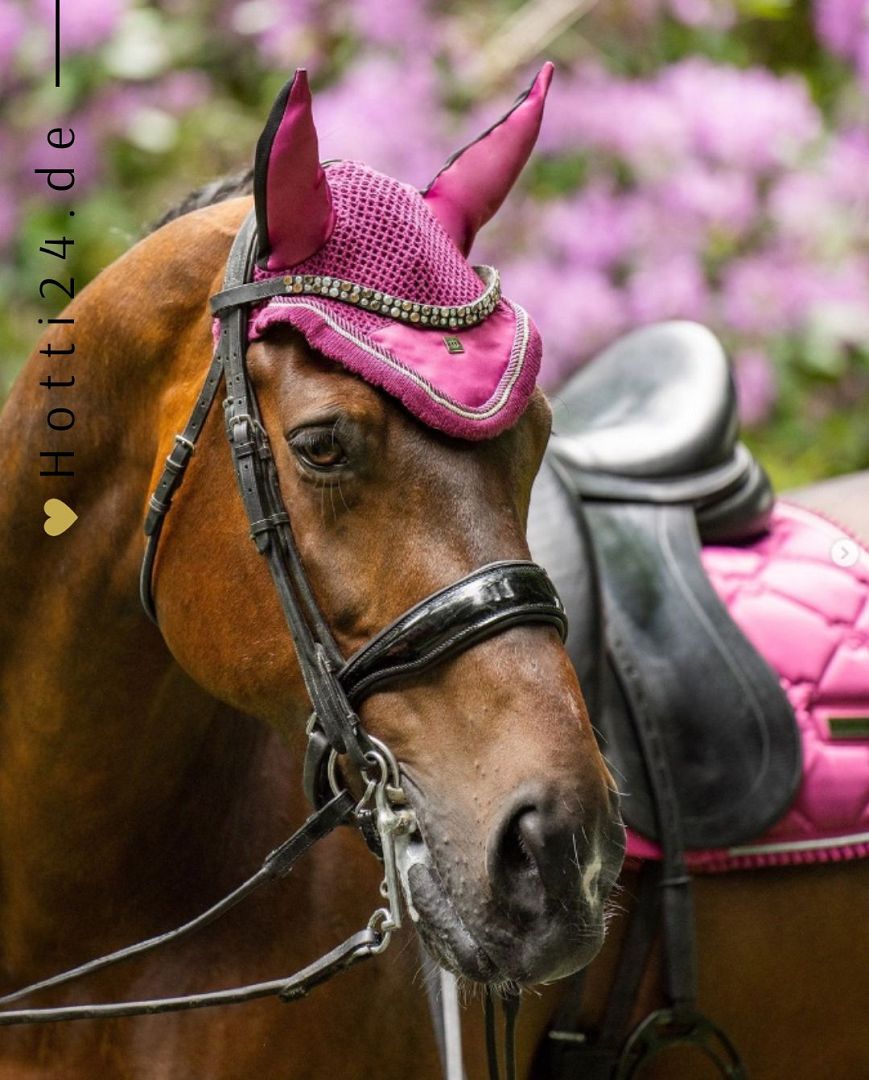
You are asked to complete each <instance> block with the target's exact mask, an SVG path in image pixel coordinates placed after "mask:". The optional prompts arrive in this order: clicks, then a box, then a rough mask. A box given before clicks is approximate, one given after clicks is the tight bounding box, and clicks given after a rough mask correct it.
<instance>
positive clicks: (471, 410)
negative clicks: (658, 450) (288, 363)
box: [249, 64, 552, 439]
mask: <svg viewBox="0 0 869 1080" xmlns="http://www.w3.org/2000/svg"><path fill="white" fill-rule="evenodd" d="M551 77H552V65H551V64H547V65H546V66H545V67H544V68H543V69H542V70H541V72H540V74H539V75H538V76H537V78H536V79H535V80H534V83H533V84H532V85H531V87H530V89H529V90H528V91H527V92H526V93H525V94H523V95H522V96H521V97H520V98H519V100H518V101H517V103H516V104H515V105H514V106H513V108H512V109H511V110H510V112H509V113H508V114H507V115H506V116H505V117H503V118H502V119H501V120H500V121H499V122H498V123H497V124H496V125H495V126H494V127H492V128H490V129H489V130H488V131H487V132H485V133H484V134H483V135H482V136H481V137H480V138H479V139H477V140H476V141H475V142H473V143H471V144H470V145H469V146H467V147H466V148H465V149H463V150H461V151H459V153H458V154H456V155H454V156H453V157H452V158H451V159H450V160H449V161H448V162H447V164H446V165H445V166H444V168H443V169H442V170H441V171H440V172H439V173H438V175H437V176H436V177H435V179H434V180H433V181H432V182H431V184H430V185H429V186H428V188H427V189H426V190H425V191H424V192H419V191H417V190H416V189H415V188H413V187H411V186H409V185H407V184H403V183H400V182H399V181H398V180H394V179H393V178H392V177H389V176H384V175H383V174H382V173H378V172H376V171H375V170H374V169H370V168H369V167H368V166H367V165H363V164H361V163H359V162H355V161H345V162H340V163H337V164H330V165H327V166H325V167H324V166H321V164H320V162H319V157H318V147H317V134H316V130H315V128H314V121H313V114H312V110H311V95H310V92H309V89H308V83H307V78H306V75H305V72H304V71H297V72H296V74H295V77H294V78H293V79H292V80H291V82H290V83H288V84H287V86H285V87H284V89H283V90H282V92H281V93H280V94H279V96H278V98H277V100H276V102H275V104H274V106H273V108H272V112H271V115H270V117H269V120H268V123H267V124H266V127H265V130H264V131H263V133H262V135H261V136H260V140H259V143H258V145H257V154H256V165H255V174H254V196H255V205H256V215H257V229H258V238H259V254H260V257H259V261H258V266H257V269H256V280H262V279H263V278H274V277H282V278H283V279H284V282H285V286H286V292H285V293H283V294H282V295H279V296H277V297H275V298H273V299H271V300H269V301H268V302H267V303H265V304H263V305H262V306H260V307H259V308H257V309H255V310H254V312H253V313H252V315H251V319H250V323H249V327H250V337H251V339H255V338H259V337H262V336H263V334H264V333H265V331H266V330H267V328H268V327H269V326H272V325H274V324H275V323H290V324H292V325H293V326H295V327H296V328H297V329H298V330H299V331H301V333H302V334H303V335H304V336H305V338H306V339H307V341H308V343H309V344H310V345H311V346H312V347H313V348H315V349H318V350H319V351H320V352H321V353H323V354H324V355H325V356H327V357H329V358H330V359H332V360H336V361H338V362H339V363H341V364H343V365H344V367H346V368H347V369H348V370H350V371H352V372H355V373H356V374H357V375H359V376H360V377H361V378H363V379H365V380H366V381H367V382H369V383H371V384H373V385H374V386H378V387H380V388H381V389H383V390H385V391H386V392H387V393H389V394H392V395H393V396H394V397H396V398H398V399H399V400H400V401H401V402H402V403H403V404H404V406H405V407H406V408H407V409H408V410H409V411H410V412H411V413H413V414H414V415H415V416H416V417H417V418H418V419H420V420H422V421H423V422H424V423H426V424H428V425H430V426H431V427H434V428H437V429H439V430H441V431H445V432H447V433H448V434H450V435H455V436H458V437H461V438H465V439H484V438H490V437H491V436H493V435H496V434H498V432H500V431H502V430H504V429H505V428H506V427H509V426H510V425H511V424H512V423H514V422H515V421H516V420H517V419H518V418H519V416H520V415H521V414H522V412H523V411H524V409H525V406H526V404H527V402H528V398H529V396H530V395H531V392H532V391H533V389H534V385H535V380H536V377H537V372H538V370H539V367H540V356H541V341H540V335H539V333H538V331H537V328H536V327H535V326H534V324H533V323H532V322H531V320H530V319H529V317H528V315H527V314H526V313H525V312H524V311H523V310H522V308H521V307H519V306H518V305H517V304H513V303H511V302H510V301H509V300H507V299H506V298H504V297H503V296H502V295H501V286H500V281H499V278H498V274H497V271H495V270H494V269H493V268H492V267H472V266H471V265H470V263H469V262H468V261H467V258H466V255H467V253H468V251H469V250H470V247H471V244H472V243H473V240H474V236H475V235H476V233H477V230H478V229H479V228H480V227H481V226H482V225H484V224H485V222H486V221H488V220H489V218H490V217H491V216H492V215H493V214H494V213H495V211H496V210H497V209H498V207H499V206H500V205H501V203H502V202H503V200H504V198H505V197H506V195H507V193H508V191H509V190H510V188H511V187H512V185H513V183H514V182H515V180H516V178H517V177H518V175H519V173H520V172H521V170H522V167H523V166H524V164H525V162H526V161H527V159H528V156H529V154H530V153H531V149H532V147H533V145H534V142H535V140H536V138H537V133H538V131H539V129H540V121H541V117H542V113H543V103H544V100H545V97H546V91H547V89H548V87H549V82H550V79H551Z"/></svg>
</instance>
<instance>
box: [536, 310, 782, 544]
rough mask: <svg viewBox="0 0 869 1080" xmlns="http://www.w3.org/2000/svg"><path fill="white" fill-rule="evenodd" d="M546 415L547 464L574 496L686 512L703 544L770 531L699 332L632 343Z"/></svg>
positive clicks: (568, 390) (630, 338) (726, 397)
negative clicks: (549, 429)
mask: <svg viewBox="0 0 869 1080" xmlns="http://www.w3.org/2000/svg"><path fill="white" fill-rule="evenodd" d="M552 405H553V412H554V420H555V422H554V430H555V434H554V435H553V438H552V441H551V443H550V456H551V460H552V462H553V464H554V465H555V467H556V468H558V467H559V466H560V469H559V471H560V472H561V473H562V475H563V477H564V479H565V480H566V482H567V483H568V484H569V486H570V487H571V489H572V490H573V491H574V492H575V493H576V494H577V495H580V496H587V497H589V498H595V499H610V500H615V501H627V502H649V503H659V504H683V505H685V504H690V505H692V506H693V507H694V509H695V512H696V516H697V524H698V528H699V530H700V534H701V536H702V538H703V539H704V540H706V541H708V542H712V541H734V540H740V539H744V538H746V537H748V536H751V535H757V534H758V533H760V532H762V531H763V530H764V528H765V527H766V525H767V523H768V520H769V515H770V512H771V509H772V504H773V497H772V489H771V487H770V484H769V481H768V480H767V478H766V475H765V473H764V471H763V469H762V468H761V467H760V465H758V463H757V462H756V461H755V460H754V459H753V458H752V456H751V454H750V453H749V452H748V450H747V449H746V448H745V446H743V445H742V443H740V442H739V441H738V432H739V421H738V414H737V406H736V395H735V392H734V387H733V380H732V378H731V374H730V367H729V364H728V361H727V357H726V355H725V353H724V350H723V349H722V348H721V345H720V344H719V342H718V340H717V339H716V337H715V336H714V335H713V334H712V333H710V331H709V330H707V329H706V328H705V327H703V326H700V325H698V324H697V323H691V322H682V321H680V322H676V321H674V322H665V323H659V324H656V325H654V326H649V327H645V328H643V329H641V330H636V331H634V332H633V333H631V334H628V335H627V336H626V337H624V338H621V339H620V340H619V341H617V342H615V343H614V344H613V345H611V346H610V347H609V348H608V349H606V350H605V351H604V352H602V353H601V354H600V355H599V356H598V357H597V358H596V359H595V360H593V361H592V362H591V363H589V364H588V365H587V366H586V367H585V368H583V369H582V370H581V371H579V372H578V373H577V374H576V375H575V376H574V377H573V378H572V379H571V381H570V382H569V383H568V384H567V386H566V387H564V388H563V389H562V390H561V391H559V393H558V394H557V395H555V396H554V398H553V402H552Z"/></svg>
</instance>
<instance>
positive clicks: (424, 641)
mask: <svg viewBox="0 0 869 1080" xmlns="http://www.w3.org/2000/svg"><path fill="white" fill-rule="evenodd" d="M255 259H256V218H255V215H254V214H253V212H252V213H251V214H250V215H249V216H248V217H247V218H246V219H245V221H244V223H243V224H242V226H241V228H240V230H239V232H238V234H237V236H236V238H235V240H234V242H233V245H232V249H231V251H230V254H229V258H228V260H227V265H226V272H225V278H224V283H223V289H222V291H221V292H220V293H219V294H218V295H217V296H216V297H213V298H212V301H211V305H212V311H213V312H214V313H215V314H216V316H217V317H218V318H219V320H220V335H219V340H218V345H217V348H216V350H215V354H214V358H213V360H212V362H211V365H210V367H209V369H208V373H207V375H206V378H205V382H204V384H203V386H202V389H201V390H200V392H199V395H198V397H197V399H196V402H195V404H194V407H193V411H192V413H191V415H190V418H189V420H188V421H187V424H186V426H185V427H184V430H183V431H182V432H181V433H179V434H178V435H176V436H175V442H174V444H173V447H172V450H171V452H170V453H169V455H168V457H167V458H166V462H165V466H164V469H163V473H162V475H161V477H160V479H159V481H158V483H157V486H156V488H155V491H154V494H153V495H152V497H151V500H150V504H149V508H148V512H147V516H146V519H145V535H146V537H147V540H146V546H145V553H144V558H143V561H142V568H141V574H140V596H141V600H142V605H143V607H144V609H145V611H146V613H147V614H148V616H149V617H150V618H151V620H152V621H153V622H154V623H155V624H156V623H157V613H156V608H155V604H154V598H153V573H154V561H155V556H156V552H157V546H158V544H159V540H160V534H161V531H162V528H163V523H164V521H165V518H166V514H167V513H168V511H169V509H170V507H171V504H172V498H173V496H174V495H175V493H176V491H177V489H178V487H179V485H180V484H181V481H182V479H183V477H184V474H185V470H186V467H187V464H188V462H189V460H190V457H191V455H192V454H193V452H194V449H195V447H196V443H197V440H198V438H199V436H200V434H201V432H202V429H203V427H204V425H205V421H206V419H207V417H208V415H209V413H210V411H211V408H212V406H213V404H214V402H215V399H216V396H217V391H218V388H219V386H220V384H221V382H223V383H225V387H226V400H225V401H224V417H225V424H226V432H227V437H228V440H229V443H230V448H231V451H232V456H233V462H234V466H235V473H236V479H237V481H238V487H239V491H240V493H241V497H242V501H243V503H244V507H245V510H246V512H247V517H248V522H249V527H250V536H251V539H252V540H253V541H254V543H255V544H256V547H257V551H258V552H259V553H260V554H261V555H263V556H264V557H265V559H266V561H267V562H268V566H269V570H270V572H271V576H272V580H273V582H274V585H275V589H276V591H277V594H278V598H279V600H280V603H281V608H282V610H283V613H284V617H285V620H286V623H287V626H288V628H289V631H290V634H291V636H292V640H293V645H294V647H295V651H296V656H297V659H298V663H299V667H300V669H301V672H302V676H303V679H304V683H305V688H306V690H307V693H308V696H309V698H310V701H311V707H312V713H311V719H310V721H309V723H308V727H307V734H308V748H307V752H306V756H305V768H304V783H305V790H306V793H307V794H308V797H309V798H310V799H311V801H312V803H313V804H314V806H315V811H314V813H313V814H312V815H311V816H310V817H309V818H308V819H307V821H306V822H305V823H304V824H303V825H302V826H301V828H300V829H299V830H298V831H297V832H295V833H294V834H293V835H292V836H291V837H290V838H289V839H288V840H286V841H285V842H284V843H283V844H281V845H280V847H278V848H276V849H275V850H274V851H272V852H271V853H270V854H269V855H268V856H267V857H266V859H265V861H264V862H263V864H262V866H261V867H260V869H259V870H258V871H257V872H256V873H255V874H254V875H253V876H252V877H250V878H248V880H247V881H245V882H244V883H243V884H241V885H239V886H238V887H237V888H236V889H235V890H234V891H233V892H231V893H230V894H229V895H228V896H226V897H225V898H224V899H222V900H220V901H219V902H217V903H216V904H214V905H213V906H212V907H210V908H208V909H207V910H206V911H204V912H202V913H201V914H200V915H198V916H196V917H195V918H193V919H191V920H189V921H188V922H186V923H184V924H183V925H182V926H179V927H178V928H177V929H175V930H172V931H169V932H167V933H164V934H160V935H157V936H155V937H152V938H149V939H147V940H145V941H141V942H138V943H137V944H134V945H131V946H129V947H128V948H125V949H120V950H118V951H116V952H112V953H109V954H107V955H105V956H102V957H99V958H97V959H95V960H92V961H90V962H89V963H86V964H82V965H80V966H79V967H76V968H72V969H71V970H69V971H66V972H63V973H61V974H59V975H55V976H53V977H51V978H48V979H44V980H42V981H40V982H36V983H33V984H32V985H30V986H27V987H24V988H23V989H21V990H17V991H15V992H14V993H12V994H8V995H6V996H5V997H2V998H0V1005H5V1004H11V1003H12V1002H15V1001H18V1000H20V999H21V998H23V997H25V996H27V995H29V994H31V993H34V992H36V991H37V990H44V989H48V988H49V987H54V986H60V985H62V984H65V983H68V982H71V981H73V980H75V979H79V978H82V977H84V976H86V975H89V974H93V973H95V972H96V971H100V970H102V969H104V968H107V967H109V966H111V965H113V964H116V963H120V962H121V961H123V960H126V959H129V958H130V957H133V956H137V955H141V954H142V953H145V952H150V951H152V950H154V949H156V948H158V947H160V946H163V945H167V944H170V943H174V942H177V941H180V940H182V939H184V938H186V937H187V936H188V935H190V934H192V933H194V932H195V931H196V930H199V929H201V928H202V927H204V926H207V925H208V924H209V923H211V922H213V921H215V920H216V919H218V918H220V917H221V916H222V915H224V914H225V913H226V912H227V911H229V910H230V909H231V908H232V907H234V906H235V905H236V904H237V903H239V902H240V901H241V900H243V899H245V898H246V897H248V896H249V895H250V894H251V893H252V892H254V891H255V890H256V889H258V888H259V887H260V886H262V885H263V884H265V883H266V882H268V881H272V880H275V879H276V878H281V877H284V876H286V875H287V874H288V873H289V871H290V870H291V869H292V867H293V866H294V865H295V863H296V862H297V861H298V859H299V858H300V857H301V856H302V855H303V854H304V853H305V852H306V851H308V850H309V849H310V848H311V847H312V846H313V845H314V844H315V843H316V842H317V841H318V840H320V839H322V838H323V837H324V836H327V835H328V834H329V833H331V832H332V831H333V830H334V829H335V828H337V827H338V826H339V825H344V824H350V823H353V824H355V825H356V826H357V827H358V828H359V829H360V831H361V832H362V835H363V836H364V838H365V840H366V842H367V843H368V846H369V847H370V848H371V849H372V851H373V852H374V853H375V855H377V857H378V858H380V859H381V860H382V862H383V866H384V878H383V883H382V885H381V894H382V895H383V897H384V901H385V905H384V906H383V907H380V908H377V909H376V910H375V911H374V912H373V914H372V915H371V918H370V919H369V921H368V924H367V925H366V926H365V927H364V928H363V929H362V930H360V931H358V932H357V933H355V934H353V935H351V937H349V938H348V939H347V940H346V941H345V942H343V943H342V944H341V945H338V946H337V947H336V948H335V949H333V950H332V951H331V952H329V953H327V954H326V955H325V956H322V957H320V958H319V959H318V960H316V961H314V962H313V963H312V964H310V965H308V966H307V967H305V968H303V969H302V970H301V971H298V972H296V973H295V974H293V975H289V976H286V977H284V978H281V979H274V980H271V981H268V982H260V983H253V984H250V985H247V986H243V987H237V988H233V989H228V990H219V991H211V992H207V993H199V994H189V995H185V996H179V997H170V998H159V999H152V1000H147V1001H128V1002H113V1003H107V1004H94V1005H75V1006H68V1007H62V1008H42V1009H39V1008H37V1009H19V1010H14V1011H6V1012H0V1026H7V1025H12V1024H34V1023H42V1022H48V1021H59V1020H78V1019H95V1018H108V1017H119V1016H135V1015H145V1014H153V1013H161V1012H170V1011H179V1010H183V1009H198V1008H205V1007H209V1006H217V1005H229V1004H234V1003H237V1002H242V1001H250V1000H252V999H255V998H260V997H266V996H275V995H276V996H277V997H279V998H280V999H281V1000H282V1001H293V1000H296V999H297V998H300V997H303V996H304V995H306V994H307V993H308V992H309V991H310V990H312V989H313V988H314V987H315V986H317V985H319V984H320V983H322V982H324V981H326V980H327V979H330V978H332V977H333V976H334V975H336V974H338V972H340V971H344V970H346V969H348V968H350V967H352V966H354V965H355V964H357V963H359V962H360V961H362V960H364V959H367V958H369V957H371V956H375V955H377V954H379V953H381V952H383V951H384V950H385V949H386V948H387V946H388V945H389V942H390V939H391V935H392V933H393V931H395V930H397V929H399V928H400V927H401V925H402V895H401V883H400V880H399V873H398V864H397V852H396V848H397V845H400V844H401V843H402V841H403V839H404V838H406V837H407V836H408V835H409V834H410V833H412V832H414V831H415V830H417V828H418V826H417V821H416V816H415V814H414V812H413V810H412V809H410V808H409V807H408V805H407V797H406V795H405V793H404V791H403V789H402V786H401V774H400V769H399V766H398V763H397V762H396V760H395V758H394V756H393V755H392V753H391V751H390V750H389V748H388V747H387V746H385V745H384V744H383V743H382V742H380V741H379V740H378V739H375V738H374V737H373V736H371V735H369V734H367V733H366V732H365V730H364V728H363V727H362V725H361V723H360V720H359V717H358V715H357V713H356V710H355V706H356V705H358V704H359V703H360V702H361V701H362V700H364V699H365V697H367V696H368V695H369V694H371V693H373V692H374V690H375V689H379V688H380V687H382V686H384V685H386V684H387V683H391V682H393V681H395V680H398V679H400V678H402V677H403V676H406V675H408V674H415V673H417V672H420V671H424V670H426V669H428V668H430V667H432V666H434V665H436V664H438V663H440V662H441V661H443V660H445V659H447V658H448V657H451V656H454V655H455V654H456V653H459V652H461V651H463V650H464V649H467V648H469V647H470V646H471V645H473V644H475V643H476V642H478V641H480V640H482V639H484V638H487V637H490V636H491V635H493V634H495V633H497V632H499V631H501V630H503V629H506V628H507V627H509V626H513V625H516V624H520V623H522V624H527V623H532V622H533V623H544V624H550V625H554V626H556V627H557V628H558V630H559V632H560V634H561V636H562V639H563V638H564V637H565V636H566V634H567V619H566V616H565V612H564V606H563V604H562V603H561V600H560V599H559V597H558V594H557V593H556V591H555V588H554V586H553V585H552V582H551V581H550V580H549V577H548V576H547V574H546V572H545V571H544V570H543V569H542V568H541V567H539V566H538V565H537V564H535V563H532V562H529V561H524V560H513V561H502V562H495V563H491V564H489V565H487V566H483V567H480V568H478V569H476V570H474V571H472V572H471V573H470V574H468V575H467V576H466V577H464V578H462V579H461V580H459V581H457V582H455V583H454V584H452V585H449V586H447V587H446V588H444V589H441V590H439V591H437V592H435V593H433V594H432V595H431V596H429V597H427V598H426V599H424V600H422V601H421V602H420V603H418V604H416V605H414V606H413V607H411V608H410V609H409V610H408V611H407V612H405V613H404V614H403V615H401V616H400V617H399V618H398V619H396V620H395V621H394V622H393V623H391V624H390V625H389V626H387V627H386V628H385V629H383V630H381V631H380V632H379V633H378V634H376V635H375V636H374V637H373V638H372V639H371V640H370V641H368V642H367V643H366V644H365V645H364V646H362V648H361V649H359V650H358V651H357V652H356V653H354V654H353V656H351V657H350V658H349V659H346V660H345V658H344V657H343V656H342V654H341V651H340V649H339V648H338V645H337V643H336V642H335V639H334V637H333V635H332V633H331V631H330V629H329V626H328V623H327V621H326V619H325V618H324V616H323V614H322V612H321V611H320V609H319V606H318V604H317V602H316V599H315V597H314V594H313V590H312V588H311V585H310V582H309V581H308V578H307V575H306V573H305V570H304V567H303V565H302V562H301V558H300V556H299V553H298V549H297V547H296V544H295V540H294V537H293V533H292V528H291V525H290V517H289V514H288V513H287V510H286V507H285V505H284V502H283V499H282V496H281V491H280V485H279V481H278V474H277V468H276V465H275V461H274V458H273V456H272V453H271V448H270V445H269V439H268V435H267V433H266V431H265V428H264V426H263V423H262V417H261V413H260V410H259V406H258V403H257V399H256V394H255V391H254V387H253V385H252V383H251V380H250V376H249V373H248V371H247V367H246V363H245V358H246V351H247V309H248V306H249V305H251V304H253V303H256V302H260V301H261V300H262V299H263V298H264V297H265V296H268V295H275V294H276V293H277V292H281V291H285V288H284V285H283V282H282V280H281V279H279V281H278V283H276V284H274V286H273V287H274V290H275V292H274V293H269V292H268V291H266V292H265V293H264V292H263V291H262V289H259V290H255V289H251V287H250V286H249V285H248V281H249V279H250V277H251V275H252V273H253V267H254V263H255ZM341 758H346V759H348V761H349V762H350V764H351V765H352V767H353V768H354V769H355V770H356V771H357V773H358V774H359V775H360V777H361V779H362V781H363V786H364V794H363V796H362V798H361V799H360V800H358V801H356V800H354V798H353V797H351V795H350V794H349V793H348V792H347V791H346V790H344V789H343V788H342V787H341V786H340V784H339V781H338V770H337V762H338V761H339V759H341ZM518 1003H519V998H518V995H509V996H508V997H506V998H505V999H504V1000H503V1004H504V1015H505V1024H504V1027H505V1050H504V1068H505V1075H506V1078H507V1080H513V1077H514V1076H515V1057H514V1050H513V1032H514V1026H515V1018H516V1010H517V1008H518ZM486 1030H487V1040H486V1041H487V1056H488V1059H489V1071H490V1075H491V1076H492V1078H493V1080H498V1077H499V1074H500V1070H499V1068H498V1055H497V1047H496V1024H495V1010H494V994H493V992H492V991H491V989H487V991H486ZM445 1056H446V1055H445ZM448 1076H449V1078H450V1080H452V1078H453V1077H454V1076H455V1077H457V1078H458V1077H460V1076H461V1067H460V1065H459V1066H458V1071H457V1070H456V1067H455V1066H453V1067H451V1068H448Z"/></svg>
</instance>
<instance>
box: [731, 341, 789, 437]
mask: <svg viewBox="0 0 869 1080" xmlns="http://www.w3.org/2000/svg"><path fill="white" fill-rule="evenodd" d="M733 378H734V382H735V384H736V400H737V402H738V404H739V415H740V417H741V419H742V422H743V424H746V425H747V426H749V427H751V426H754V425H756V424H761V423H763V421H764V420H766V419H768V418H769V414H770V412H771V411H772V407H773V405H774V404H775V400H776V397H777V394H778V388H777V386H776V378H775V369H774V368H773V365H772V362H771V361H770V359H769V357H768V356H767V355H766V353H765V352H763V350H761V349H757V348H746V349H741V350H740V351H739V352H738V353H737V354H736V356H734V358H733Z"/></svg>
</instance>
